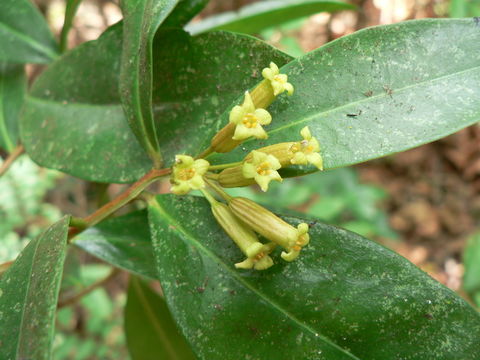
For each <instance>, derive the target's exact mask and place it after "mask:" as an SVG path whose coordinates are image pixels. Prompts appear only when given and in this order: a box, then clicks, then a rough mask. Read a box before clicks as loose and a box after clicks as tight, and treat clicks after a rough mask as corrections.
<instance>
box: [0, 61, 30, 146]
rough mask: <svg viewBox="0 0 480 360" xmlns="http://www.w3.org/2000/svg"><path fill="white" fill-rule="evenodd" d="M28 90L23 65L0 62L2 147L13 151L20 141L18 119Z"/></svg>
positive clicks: (0, 142)
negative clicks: (18, 140)
mask: <svg viewBox="0 0 480 360" xmlns="http://www.w3.org/2000/svg"><path fill="white" fill-rule="evenodd" d="M26 90H27V77H26V76H25V71H24V69H23V66H22V65H13V64H7V63H2V62H0V147H1V148H3V149H5V150H7V151H8V152H11V151H13V149H14V148H15V146H16V143H17V139H18V118H19V113H20V108H21V106H22V103H23V98H24V95H25V92H26Z"/></svg>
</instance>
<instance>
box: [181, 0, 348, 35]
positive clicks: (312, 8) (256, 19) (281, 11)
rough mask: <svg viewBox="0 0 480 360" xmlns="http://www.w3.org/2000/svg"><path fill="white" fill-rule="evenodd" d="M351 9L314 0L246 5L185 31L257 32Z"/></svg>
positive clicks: (340, 2) (195, 24)
mask: <svg viewBox="0 0 480 360" xmlns="http://www.w3.org/2000/svg"><path fill="white" fill-rule="evenodd" d="M353 9H355V6H354V5H352V4H347V3H345V2H343V1H335V0H330V1H318V0H268V1H260V2H256V3H253V4H251V5H247V6H245V7H243V8H241V9H240V10H238V11H230V12H226V13H222V14H218V15H214V16H211V17H208V18H206V19H205V20H202V21H199V22H195V23H191V24H189V25H187V26H186V28H185V30H187V31H189V32H190V33H192V34H200V33H203V32H205V31H211V30H228V31H237V32H242V33H247V34H254V33H258V32H259V31H261V30H263V29H265V28H268V27H270V26H274V25H279V24H281V23H282V22H286V21H289V20H293V19H297V18H300V17H304V16H309V15H313V14H315V13H319V12H322V11H328V12H333V11H339V10H353Z"/></svg>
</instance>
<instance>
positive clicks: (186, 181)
mask: <svg viewBox="0 0 480 360" xmlns="http://www.w3.org/2000/svg"><path fill="white" fill-rule="evenodd" d="M209 166H210V164H209V162H208V161H207V160H203V159H199V160H194V159H193V158H192V157H191V156H188V155H176V156H175V165H174V166H173V171H172V177H171V183H172V189H171V190H172V193H174V194H176V195H184V194H186V193H188V192H189V191H190V190H192V189H193V190H198V189H201V188H204V187H205V182H204V180H203V178H202V176H203V175H204V174H205V173H206V172H207V170H208V167H209Z"/></svg>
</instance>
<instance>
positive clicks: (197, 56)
mask: <svg viewBox="0 0 480 360" xmlns="http://www.w3.org/2000/svg"><path fill="white" fill-rule="evenodd" d="M121 31H122V30H121V25H117V26H114V27H112V28H111V29H109V30H108V31H107V32H106V33H104V34H103V35H102V36H101V37H100V38H99V39H98V40H96V41H92V42H89V43H86V44H82V45H80V46H79V47H77V48H76V49H74V50H72V51H70V52H68V53H66V54H65V55H63V56H62V58H60V60H59V61H57V62H56V63H54V64H52V65H51V66H50V67H49V68H48V69H47V70H46V71H45V72H43V73H42V75H40V76H39V78H38V79H37V81H36V82H35V84H34V85H33V87H32V90H31V94H30V95H29V96H28V97H27V100H26V106H25V111H24V112H23V116H22V119H21V129H22V131H21V135H22V142H23V143H24V145H25V148H26V150H27V152H28V154H29V155H30V156H31V157H32V159H33V160H34V161H36V162H37V163H39V164H41V165H42V166H45V167H49V168H55V169H58V170H61V171H64V172H67V173H69V174H72V175H74V176H78V177H80V178H83V179H87V180H91V181H98V182H120V183H121V182H132V181H134V180H137V179H138V178H139V177H141V176H142V175H143V174H145V172H147V171H148V170H149V169H150V168H151V166H152V165H151V161H150V160H149V159H148V157H147V156H146V154H145V152H144V151H143V149H142V148H141V147H140V146H139V144H138V142H137V140H136V139H135V137H134V136H133V134H132V133H131V131H130V128H129V126H128V124H127V121H126V119H125V116H124V114H123V111H122V108H121V105H120V99H119V95H118V74H119V72H120V56H121V55H120V54H121V38H122V34H121ZM232 46H233V47H232ZM154 53H155V57H154V60H155V61H154V64H153V72H154V84H153V86H154V87H153V103H154V110H155V118H156V122H157V124H156V126H157V134H158V135H159V139H160V142H161V143H162V151H164V152H165V155H166V160H168V161H167V162H171V159H173V158H174V156H175V154H177V153H179V152H185V153H189V152H190V153H192V154H193V153H197V152H199V151H200V150H201V149H200V147H201V146H203V145H204V144H205V146H206V145H207V144H208V141H209V140H210V138H211V137H212V136H213V135H214V134H215V131H216V130H217V128H218V124H217V125H215V126H213V125H212V124H213V119H215V118H218V116H219V115H220V114H221V113H222V112H223V111H224V110H225V108H226V107H227V106H228V105H229V104H231V103H232V101H233V100H234V99H236V98H237V97H238V96H239V95H240V94H242V93H243V91H244V90H245V89H248V88H249V87H251V86H253V85H254V84H255V83H256V82H257V81H258V80H259V69H261V68H262V67H264V66H266V65H267V64H268V62H269V61H270V60H274V61H276V62H277V63H278V64H285V63H286V62H288V61H289V60H290V57H288V56H287V55H285V54H283V53H282V52H280V51H278V50H276V49H275V48H273V47H271V46H269V45H267V44H265V43H264V42H262V41H260V40H258V39H254V38H252V37H249V36H243V35H237V34H230V33H225V32H214V33H209V34H205V35H202V36H199V37H195V38H192V37H190V36H189V35H188V34H186V33H185V32H183V31H181V30H172V31H166V32H164V31H162V32H160V33H159V34H158V36H157V40H156V41H155V44H154ZM186 74H188V76H186ZM231 74H235V76H231Z"/></svg>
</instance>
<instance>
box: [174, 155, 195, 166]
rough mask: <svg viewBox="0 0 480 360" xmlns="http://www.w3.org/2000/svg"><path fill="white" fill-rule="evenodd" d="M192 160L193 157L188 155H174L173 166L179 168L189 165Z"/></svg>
mask: <svg viewBox="0 0 480 360" xmlns="http://www.w3.org/2000/svg"><path fill="white" fill-rule="evenodd" d="M193 162H194V159H193V158H192V157H191V156H188V155H175V163H176V164H175V166H176V167H179V168H186V167H190V166H191V165H192V164H193Z"/></svg>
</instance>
